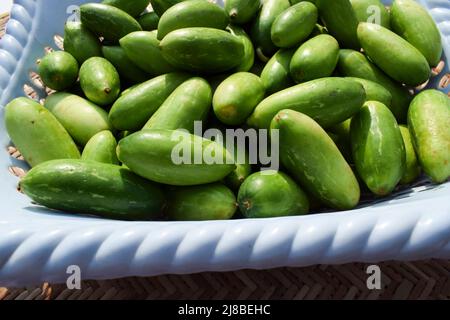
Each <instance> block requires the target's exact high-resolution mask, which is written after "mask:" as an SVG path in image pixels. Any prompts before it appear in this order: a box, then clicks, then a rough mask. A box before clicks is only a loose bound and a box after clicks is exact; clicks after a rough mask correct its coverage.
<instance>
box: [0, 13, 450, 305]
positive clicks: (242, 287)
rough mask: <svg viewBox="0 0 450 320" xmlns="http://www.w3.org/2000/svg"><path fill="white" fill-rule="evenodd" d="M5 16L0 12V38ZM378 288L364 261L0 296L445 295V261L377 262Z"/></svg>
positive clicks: (448, 286)
mask: <svg viewBox="0 0 450 320" xmlns="http://www.w3.org/2000/svg"><path fill="white" fill-rule="evenodd" d="M6 21H7V15H0V37H1V35H2V34H3V32H4V26H5V24H6ZM378 266H379V267H380V269H381V273H382V276H381V289H380V290H377V289H374V290H369V289H368V288H367V284H366V282H367V279H368V277H369V275H368V274H367V273H366V271H367V267H368V265H367V264H360V263H353V264H346V265H340V266H324V265H323V266H312V267H307V268H280V269H273V270H264V271H254V270H241V271H236V272H224V273H201V274H191V275H182V276H179V275H165V276H159V277H149V278H125V279H116V280H106V281H83V282H82V284H81V290H69V289H68V288H67V286H66V285H62V284H58V285H52V284H48V283H44V284H42V285H41V286H39V287H34V288H1V287H0V300H14V299H17V300H21V299H27V300H34V299H36V300H43V299H46V300H49V299H60V300H61V299H62V300H66V299H91V300H97V299H186V300H189V299H255V300H259V299H288V300H292V299H450V261H443V260H439V261H438V260H430V261H417V262H383V263H379V264H378Z"/></svg>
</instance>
